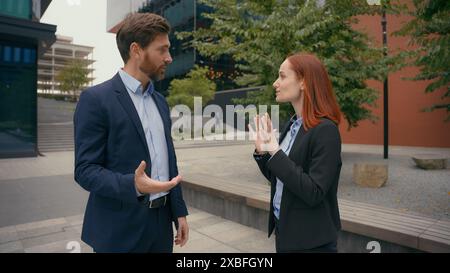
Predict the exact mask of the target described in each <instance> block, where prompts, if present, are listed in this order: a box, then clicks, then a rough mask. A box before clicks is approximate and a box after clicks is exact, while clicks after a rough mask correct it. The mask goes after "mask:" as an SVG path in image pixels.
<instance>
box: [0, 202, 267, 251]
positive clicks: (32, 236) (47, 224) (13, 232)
mask: <svg viewBox="0 0 450 273" xmlns="http://www.w3.org/2000/svg"><path fill="white" fill-rule="evenodd" d="M188 210H189V212H190V215H189V216H188V222H189V227H190V232H189V241H188V243H187V244H186V245H185V246H183V247H179V246H174V252H175V253H192V252H194V253H201V252H226V253H239V252H251V253H268V252H274V251H275V242H274V238H273V237H271V238H270V239H268V238H267V235H266V233H265V232H262V231H259V230H256V229H253V228H249V227H247V226H244V225H240V224H237V223H234V222H232V221H228V220H225V219H223V218H220V217H217V216H214V215H212V214H209V213H206V212H203V211H201V210H198V209H194V208H188ZM82 223H83V215H75V216H70V217H60V218H54V219H48V220H43V221H36V222H31V223H26V224H21V225H12V226H7V227H2V228H0V253H6V252H7V253H22V252H25V253H71V252H81V253H92V248H91V247H89V246H88V245H86V244H85V243H84V242H82V241H81V239H80V236H81V228H82Z"/></svg>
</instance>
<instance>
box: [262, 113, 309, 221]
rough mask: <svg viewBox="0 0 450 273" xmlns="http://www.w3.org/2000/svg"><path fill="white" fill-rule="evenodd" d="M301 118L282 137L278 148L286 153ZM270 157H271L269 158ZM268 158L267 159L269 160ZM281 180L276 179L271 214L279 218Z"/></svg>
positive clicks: (288, 150) (300, 122)
mask: <svg viewBox="0 0 450 273" xmlns="http://www.w3.org/2000/svg"><path fill="white" fill-rule="evenodd" d="M302 122H303V120H302V118H301V117H300V118H298V119H297V120H295V121H294V123H293V124H292V125H291V128H290V130H289V132H287V134H286V136H285V137H284V139H283V141H282V142H281V144H280V149H281V150H282V151H283V152H284V153H285V154H286V155H289V152H290V151H291V148H292V144H293V143H294V140H295V137H296V136H297V133H298V131H299V129H300V127H301V126H302ZM270 159H272V157H271V158H270ZM270 159H269V160H270ZM283 186H284V184H283V182H282V181H281V180H280V179H278V177H277V185H276V190H275V195H274V196H273V214H274V215H275V217H277V219H280V205H281V196H282V194H283Z"/></svg>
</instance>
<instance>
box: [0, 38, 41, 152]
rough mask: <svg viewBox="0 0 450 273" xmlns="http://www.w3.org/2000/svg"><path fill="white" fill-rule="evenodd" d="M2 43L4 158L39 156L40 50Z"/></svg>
mask: <svg viewBox="0 0 450 273" xmlns="http://www.w3.org/2000/svg"><path fill="white" fill-rule="evenodd" d="M0 43H1V46H0V48H1V51H0V158H4V157H18V156H36V150H37V149H36V147H37V128H36V126H37V115H36V108H37V105H36V103H37V98H36V84H37V67H36V62H35V61H34V60H35V58H36V49H35V48H30V47H29V45H27V44H23V45H22V44H19V43H11V42H9V41H0ZM4 61H5V62H4ZM26 61H27V62H28V61H31V62H32V63H30V64H25V62H26ZM8 62H9V63H8ZM11 62H14V65H11V64H12V63H11Z"/></svg>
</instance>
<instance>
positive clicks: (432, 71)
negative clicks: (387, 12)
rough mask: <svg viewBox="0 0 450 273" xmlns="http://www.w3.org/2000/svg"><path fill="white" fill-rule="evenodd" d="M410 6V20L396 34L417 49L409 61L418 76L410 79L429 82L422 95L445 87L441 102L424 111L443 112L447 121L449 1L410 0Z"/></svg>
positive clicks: (449, 118) (449, 94)
mask: <svg viewBox="0 0 450 273" xmlns="http://www.w3.org/2000/svg"><path fill="white" fill-rule="evenodd" d="M414 6H415V9H414V11H412V12H411V13H410V15H412V16H413V19H412V20H411V21H410V22H409V23H408V24H406V25H405V26H404V27H403V28H402V29H401V30H400V31H399V32H398V33H396V34H399V35H409V36H410V37H411V42H410V44H412V45H418V46H419V48H418V50H415V51H414V53H415V57H414V59H413V60H414V64H415V65H417V66H418V67H419V68H420V73H419V74H418V75H416V76H415V77H414V78H413V80H419V81H420V80H431V83H430V84H429V85H428V86H427V87H426V89H425V92H426V93H430V92H434V91H437V90H440V89H441V88H442V87H445V88H446V90H445V93H444V94H443V95H442V97H441V99H442V102H441V103H437V104H434V105H432V106H430V107H429V108H427V109H425V110H426V111H433V110H436V109H444V110H447V114H448V116H447V119H446V121H450V73H449V72H450V1H448V0H414Z"/></svg>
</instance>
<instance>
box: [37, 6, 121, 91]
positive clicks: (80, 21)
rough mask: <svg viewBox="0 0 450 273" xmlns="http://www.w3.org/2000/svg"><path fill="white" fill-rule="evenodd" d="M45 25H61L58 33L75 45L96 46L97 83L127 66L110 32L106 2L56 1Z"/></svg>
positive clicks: (48, 10)
mask: <svg viewBox="0 0 450 273" xmlns="http://www.w3.org/2000/svg"><path fill="white" fill-rule="evenodd" d="M41 23H47V24H53V25H57V30H56V34H58V35H63V36H70V37H72V38H73V43H75V44H80V45H86V46H93V47H94V55H93V58H94V60H96V62H95V63H94V69H95V71H94V77H95V80H94V84H98V83H101V82H103V81H106V80H108V79H110V78H111V77H113V76H114V74H115V73H116V72H117V70H118V69H119V68H120V67H122V66H123V62H122V59H121V58H120V54H119V51H118V49H117V46H116V40H115V39H116V38H115V34H112V33H108V32H106V0H53V1H52V2H51V4H50V6H49V7H48V9H47V10H46V12H45V13H44V15H43V16H42V18H41Z"/></svg>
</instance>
